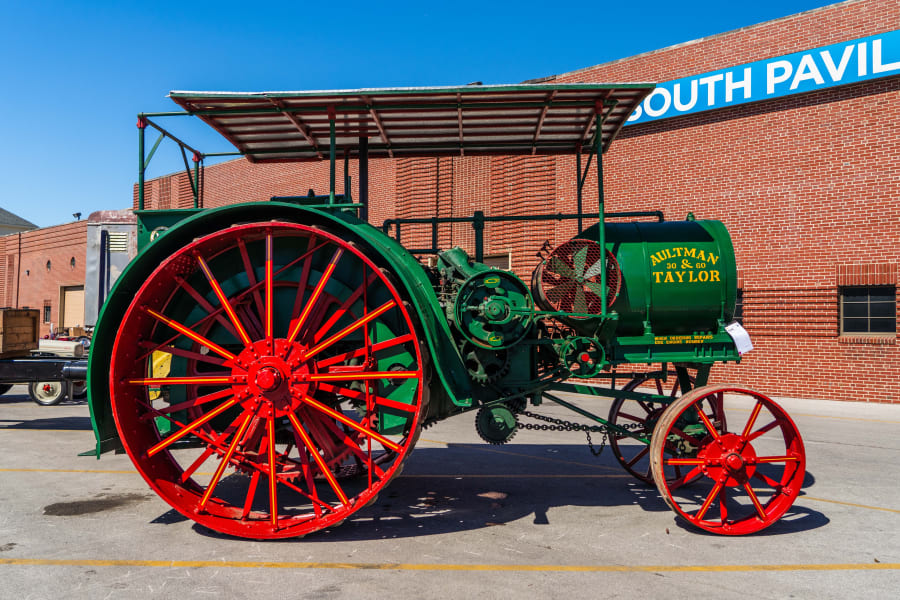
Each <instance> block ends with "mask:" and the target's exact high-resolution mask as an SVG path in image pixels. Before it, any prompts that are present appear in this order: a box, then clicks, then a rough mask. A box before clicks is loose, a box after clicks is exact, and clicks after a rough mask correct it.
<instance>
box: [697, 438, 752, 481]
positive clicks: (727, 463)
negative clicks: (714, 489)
mask: <svg viewBox="0 0 900 600" xmlns="http://www.w3.org/2000/svg"><path fill="white" fill-rule="evenodd" d="M698 458H701V459H703V461H704V463H705V464H704V466H703V470H704V472H705V473H706V475H707V476H708V477H710V478H712V479H715V480H716V481H719V482H721V483H722V484H723V485H726V486H731V487H733V486H737V485H742V484H744V483H747V482H748V481H749V480H750V478H751V477H753V473H755V472H756V450H754V449H753V446H752V445H751V444H750V442H748V441H747V440H745V439H744V438H743V437H742V436H739V435H736V434H734V433H727V434H725V435H720V436H719V437H718V438H717V439H716V440H715V441H713V442H711V443H708V444H706V446H705V447H704V448H703V449H702V450H701V451H700V453H699V454H698Z"/></svg>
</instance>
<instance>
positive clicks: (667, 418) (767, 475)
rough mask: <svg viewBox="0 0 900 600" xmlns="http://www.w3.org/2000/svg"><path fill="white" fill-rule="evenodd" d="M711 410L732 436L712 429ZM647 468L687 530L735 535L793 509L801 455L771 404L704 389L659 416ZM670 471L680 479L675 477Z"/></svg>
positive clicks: (746, 394) (790, 427) (745, 394)
mask: <svg viewBox="0 0 900 600" xmlns="http://www.w3.org/2000/svg"><path fill="white" fill-rule="evenodd" d="M716 404H718V405H719V406H723V407H724V409H723V410H724V413H728V423H729V424H731V425H735V424H737V426H736V428H734V429H728V428H726V427H725V426H724V425H723V424H722V423H721V422H716V421H715V415H714V414H713V413H712V412H711V411H710V410H709V409H708V407H709V406H713V405H716ZM650 465H651V470H652V473H653V478H654V480H655V481H656V486H657V488H658V489H659V492H660V494H661V495H662V497H663V499H664V500H665V501H666V503H667V504H668V505H669V506H670V507H671V508H672V509H673V510H674V511H675V512H677V513H678V514H679V515H681V516H682V517H683V518H684V519H686V520H687V521H688V522H689V523H691V524H692V525H694V526H696V527H700V528H701V529H705V530H706V531H710V532H713V533H719V534H723V535H743V534H748V533H754V532H757V531H760V530H762V529H765V528H766V527H768V526H770V525H772V524H773V523H774V522H775V521H777V520H778V519H780V518H781V516H782V515H784V513H785V511H787V509H788V508H790V506H791V504H793V503H794V500H795V499H796V498H797V495H798V494H799V493H800V488H801V487H802V485H803V478H804V474H805V472H806V453H805V451H804V449H803V441H802V440H801V438H800V432H799V431H798V430H797V426H796V425H795V424H794V422H793V421H792V420H791V418H790V417H789V416H788V415H787V413H786V412H785V411H784V409H782V408H781V407H780V406H779V405H778V404H776V403H775V402H774V401H772V400H771V399H769V398H767V397H766V396H763V395H762V394H760V393H759V392H754V391H752V390H748V389H744V388H739V387H733V386H729V385H711V386H705V387H701V388H697V389H696V390H693V391H692V392H689V393H687V394H685V395H684V396H682V397H681V398H679V399H678V400H676V401H675V402H674V403H672V405H671V406H669V408H667V409H666V411H665V412H664V413H663V415H662V417H661V418H660V420H659V423H658V424H657V426H656V429H655V430H654V432H653V440H652V443H651V444H650ZM676 470H680V471H681V472H682V473H683V474H682V475H681V476H680V477H676V476H675V472H676ZM685 482H692V485H691V486H690V487H688V486H686V485H684V484H685Z"/></svg>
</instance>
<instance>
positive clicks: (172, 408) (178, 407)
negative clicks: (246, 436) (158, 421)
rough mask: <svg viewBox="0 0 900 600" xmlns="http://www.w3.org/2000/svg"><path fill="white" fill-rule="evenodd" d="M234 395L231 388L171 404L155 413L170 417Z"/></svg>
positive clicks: (156, 410) (155, 410)
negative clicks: (172, 414)
mask: <svg viewBox="0 0 900 600" xmlns="http://www.w3.org/2000/svg"><path fill="white" fill-rule="evenodd" d="M233 394H234V391H233V390H232V389H231V388H225V389H224V390H219V391H218V392H213V393H211V394H205V395H203V396H197V397H196V398H194V399H192V400H185V401H184V402H179V403H178V404H170V405H169V406H164V407H162V408H158V409H154V411H153V413H156V414H159V415H168V414H171V413H175V412H180V411H182V410H188V409H191V408H196V407H198V406H202V405H204V404H206V403H207V402H212V401H214V400H221V399H222V398H227V397H228V396H231V395H233Z"/></svg>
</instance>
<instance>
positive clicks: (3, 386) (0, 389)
mask: <svg viewBox="0 0 900 600" xmlns="http://www.w3.org/2000/svg"><path fill="white" fill-rule="evenodd" d="M11 389H12V384H11V383H0V396H2V395H3V394H5V393H6V392H8V391H9V390H11Z"/></svg>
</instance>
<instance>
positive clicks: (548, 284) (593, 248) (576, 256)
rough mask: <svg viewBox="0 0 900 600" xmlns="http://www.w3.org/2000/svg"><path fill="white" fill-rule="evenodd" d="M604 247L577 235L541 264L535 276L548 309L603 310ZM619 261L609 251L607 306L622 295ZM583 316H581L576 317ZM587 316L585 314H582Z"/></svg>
mask: <svg viewBox="0 0 900 600" xmlns="http://www.w3.org/2000/svg"><path fill="white" fill-rule="evenodd" d="M602 257H603V249H602V248H601V247H600V244H598V243H597V242H594V241H591V240H586V239H581V238H576V239H574V240H569V241H568V242H566V243H565V244H563V245H561V246H559V247H558V248H556V249H555V250H554V251H553V252H551V253H550V256H549V257H548V258H547V260H545V261H543V262H542V263H541V264H540V265H538V267H537V269H535V271H534V276H533V278H532V286H533V287H534V289H535V290H536V291H537V294H536V297H537V300H538V302H539V303H540V304H541V306H542V307H543V308H544V309H545V310H553V311H560V312H569V313H591V314H600V313H601V312H602V310H603V306H602V301H601V295H602V293H603V291H602V290H603V288H602V286H601V283H600V279H601V273H602V269H603V262H604V261H603V260H602ZM621 283H622V278H621V271H620V269H619V263H618V261H616V258H615V256H613V254H612V252H609V251H608V250H607V251H606V289H607V292H606V306H607V308H608V307H610V306H612V304H613V302H615V300H616V297H617V296H618V295H619V287H620V286H621ZM573 318H579V317H573ZM581 318H584V317H581Z"/></svg>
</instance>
